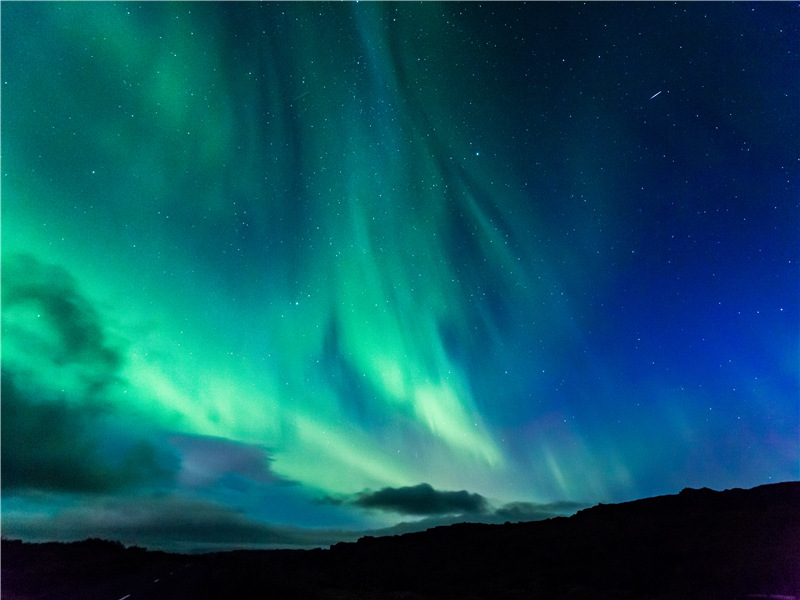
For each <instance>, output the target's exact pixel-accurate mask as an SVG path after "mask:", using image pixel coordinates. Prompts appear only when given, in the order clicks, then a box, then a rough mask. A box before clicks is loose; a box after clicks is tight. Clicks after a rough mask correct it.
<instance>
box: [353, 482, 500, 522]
mask: <svg viewBox="0 0 800 600" xmlns="http://www.w3.org/2000/svg"><path fill="white" fill-rule="evenodd" d="M349 503H350V504H353V505H355V506H360V507H362V508H369V509H377V510H382V511H391V512H396V513H401V514H406V515H447V514H480V513H484V512H486V510H487V508H488V503H487V501H486V499H485V498H484V497H483V496H481V495H480V494H471V493H469V492H467V491H466V490H461V491H459V492H442V491H438V490H435V489H433V487H432V486H431V485H430V484H428V483H420V484H419V485H415V486H411V487H399V488H391V487H386V488H383V489H382V490H378V491H377V492H369V491H364V492H361V493H360V494H357V495H356V496H355V497H354V498H352V499H351V500H350V501H349Z"/></svg>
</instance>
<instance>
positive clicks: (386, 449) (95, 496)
mask: <svg viewBox="0 0 800 600" xmlns="http://www.w3.org/2000/svg"><path fill="white" fill-rule="evenodd" d="M799 22H800V21H798V19H797V7H796V5H794V4H791V3H766V4H758V3H741V4H721V3H713V4H710V3H678V4H667V3H657V4H647V3H631V4H627V3H621V4H603V3H599V4H598V3H589V4H580V3H565V4H550V3H543V4H538V3H534V4H525V3H509V4H505V3H500V4H493V3H483V4H482V3H374V4H373V3H353V4H349V3H342V4H339V3H336V4H328V3H265V4H262V3H214V2H210V3H182V2H180V3H141V4H139V3H135V2H133V3H4V4H3V7H2V157H3V161H2V182H1V183H2V341H3V344H2V529H3V535H4V536H5V537H18V538H22V539H26V540H73V539H84V538H86V537H104V538H110V539H117V540H120V541H122V542H123V543H125V544H137V545H141V546H146V547H149V548H164V549H169V550H182V551H199V550H207V549H226V548H238V547H258V548H268V547H313V546H326V545H328V544H331V543H335V542H337V541H340V540H350V539H355V538H357V537H359V536H360V535H363V534H364V532H372V533H374V532H379V533H381V532H382V533H387V532H389V533H391V532H399V531H410V530H414V529H421V528H426V527H429V526H431V525H435V524H439V523H451V522H456V521H484V522H504V521H508V520H511V521H518V520H532V519H540V518H546V517H550V516H553V515H562V514H570V513H572V512H574V511H575V510H577V509H579V508H581V507H584V506H588V505H591V504H594V503H597V502H618V501H625V500H632V499H635V498H641V497H646V496H652V495H658V494H667V493H677V492H678V491H680V490H681V489H682V488H684V487H703V486H707V487H711V488H714V489H726V488H731V487H752V486H755V485H760V484H765V483H770V482H778V481H786V480H795V479H797V478H798V475H799V472H798V458H799V456H800V447H799V436H798V418H799V416H800V409H799V408H798V397H800V394H799V388H800V383H799V382H798V358H799V357H798V333H799V332H800V327H799V325H798V305H799V304H800V303H798V297H799V294H798V292H799V290H800V288H799V287H798V281H799V280H800V278H799V277H798V247H799V244H798V242H799V241H800V240H798V237H800V236H799V235H798V224H800V221H799V220H798V197H799V195H798V191H800V190H798V178H797V171H798V157H799V156H800V152H799V151H798V148H799V147H800V144H799V142H800V139H799V138H800V136H799V135H798V132H799V131H800V127H799V126H798V125H799V124H800V123H798V116H799V114H800V111H799V110H798V106H799V104H798V102H799V99H800V93H799V92H800V78H799V77H798V50H799V48H798V45H800V42H798V40H800V32H798V23H799Z"/></svg>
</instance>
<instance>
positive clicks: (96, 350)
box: [2, 254, 122, 393]
mask: <svg viewBox="0 0 800 600" xmlns="http://www.w3.org/2000/svg"><path fill="white" fill-rule="evenodd" d="M2 306H3V346H4V347H3V364H4V367H6V368H9V366H12V368H14V369H17V370H20V371H24V372H25V373H27V374H28V375H29V376H31V377H35V378H37V379H39V380H42V381H43V382H46V383H48V384H50V385H51V387H54V388H58V389H61V388H63V387H64V385H68V386H69V387H71V388H72V387H76V386H80V387H82V388H84V391H88V392H90V393H98V392H100V391H102V390H103V389H105V388H106V387H107V386H108V385H109V384H111V383H112V382H114V381H115V380H116V379H117V374H118V371H119V369H120V366H121V364H122V355H121V353H120V352H119V351H118V350H117V349H115V348H113V346H112V345H111V344H109V342H108V339H107V337H108V336H107V335H106V333H105V326H104V323H103V322H102V319H101V318H100V315H99V313H98V311H97V310H96V309H95V308H94V306H93V305H92V303H91V302H90V301H89V300H88V299H87V298H86V297H84V296H83V294H82V293H81V292H80V291H79V289H78V286H77V284H76V282H75V280H74V278H73V277H72V276H71V275H70V274H69V273H68V272H67V271H66V270H64V269H63V268H61V267H57V266H54V265H49V264H46V263H43V262H41V261H39V260H37V259H36V258H34V257H32V256H30V255H27V254H9V255H4V256H3V286H2Z"/></svg>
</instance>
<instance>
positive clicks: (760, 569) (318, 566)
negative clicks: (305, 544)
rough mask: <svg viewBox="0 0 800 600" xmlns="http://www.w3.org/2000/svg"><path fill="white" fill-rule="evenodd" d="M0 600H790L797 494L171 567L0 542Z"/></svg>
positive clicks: (175, 560)
mask: <svg viewBox="0 0 800 600" xmlns="http://www.w3.org/2000/svg"><path fill="white" fill-rule="evenodd" d="M0 560H1V561H2V582H1V583H0V586H1V587H0V594H1V595H2V598H3V600H16V599H23V598H24V599H34V598H36V599H38V598H42V599H44V598H48V599H49V598H59V599H73V598H75V599H77V598H81V599H84V600H93V599H95V598H97V599H109V600H119V599H120V598H123V597H125V598H126V600H137V599H139V598H149V599H154V600H158V599H162V598H163V599H173V600H179V599H184V598H185V599H189V598H191V599H211V598H237V599H250V598H252V599H256V598H258V599H271V598H306V599H321V600H327V599H331V600H333V599H370V600H371V599H381V600H383V599H387V600H388V599H398V600H399V599H405V600H414V599H464V600H471V599H483V598H486V599H490V598H491V599H522V598H525V599H529V600H530V599H533V600H536V599H570V600H577V599H582V598H585V599H589V598H592V599H609V600H610V599H664V600H673V599H675V600H678V599H695V598H696V599H701V598H702V599H704V600H715V599H719V600H739V599H745V598H773V599H777V600H790V599H791V600H800V482H787V483H779V484H771V485H764V486H760V487H757V488H753V489H750V490H741V489H733V490H726V491H724V492H715V491H712V490H709V489H700V490H695V489H686V490H683V491H682V492H681V493H680V494H677V495H672V496H660V497H656V498H649V499H645V500H637V501H633V502H626V503H622V504H613V505H603V504H601V505H598V506H595V507H592V508H589V509H586V510H582V511H580V512H579V513H577V514H575V515H573V516H572V517H569V518H565V517H559V518H554V519H549V520H546V521H536V522H530V523H513V524H512V523H506V524H505V525H482V524H469V523H464V524H459V525H451V526H448V527H437V528H434V529H430V530H428V531H424V532H419V533H411V534H405V535H400V536H392V537H381V538H374V537H364V538H361V539H360V540H358V542H356V543H341V544H337V545H335V546H333V547H331V548H330V549H328V550H274V551H244V550H243V551H233V552H224V553H214V554H204V555H179V554H167V553H163V552H149V551H146V550H144V549H141V548H136V547H133V548H125V547H124V546H122V545H121V544H119V543H116V542H109V541H103V540H86V541H84V542H76V543H70V544H64V543H47V544H29V543H23V542H21V541H18V540H3V542H2V556H1V557H0Z"/></svg>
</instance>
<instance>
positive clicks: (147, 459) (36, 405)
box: [0, 370, 177, 495]
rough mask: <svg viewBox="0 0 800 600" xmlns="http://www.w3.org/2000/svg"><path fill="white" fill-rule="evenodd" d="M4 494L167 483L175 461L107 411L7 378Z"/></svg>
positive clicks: (4, 376)
mask: <svg viewBox="0 0 800 600" xmlns="http://www.w3.org/2000/svg"><path fill="white" fill-rule="evenodd" d="M0 390H1V392H2V420H1V421H0V426H1V435H2V442H3V451H2V456H1V457H0V458H1V460H2V463H1V468H2V482H3V494H4V495H7V494H8V493H11V492H17V491H24V490H43V491H61V492H70V493H90V494H98V493H104V492H109V491H112V490H121V489H128V488H131V487H141V486H146V487H148V488H151V487H153V486H158V485H164V484H167V483H168V482H169V481H171V479H172V478H173V476H174V472H175V469H176V466H177V465H176V463H175V459H174V456H173V455H172V454H171V453H169V452H167V451H165V450H164V449H162V448H160V447H159V446H158V445H157V444H155V443H153V442H151V441H149V440H148V439H147V438H146V437H144V436H140V435H137V434H136V433H135V432H132V431H127V430H126V428H125V427H124V424H123V423H121V422H119V421H118V420H115V418H114V417H113V414H111V413H110V412H109V411H108V410H107V409H103V408H100V407H97V406H91V405H90V406H86V405H76V404H71V403H69V402H68V401H66V400H65V399H63V398H58V397H52V396H51V395H50V394H49V392H47V391H43V390H41V389H35V388H25V387H22V386H20V385H19V384H18V382H17V378H16V377H15V375H14V374H13V373H11V372H7V371H5V370H4V371H3V374H2V388H1V389H0Z"/></svg>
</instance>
